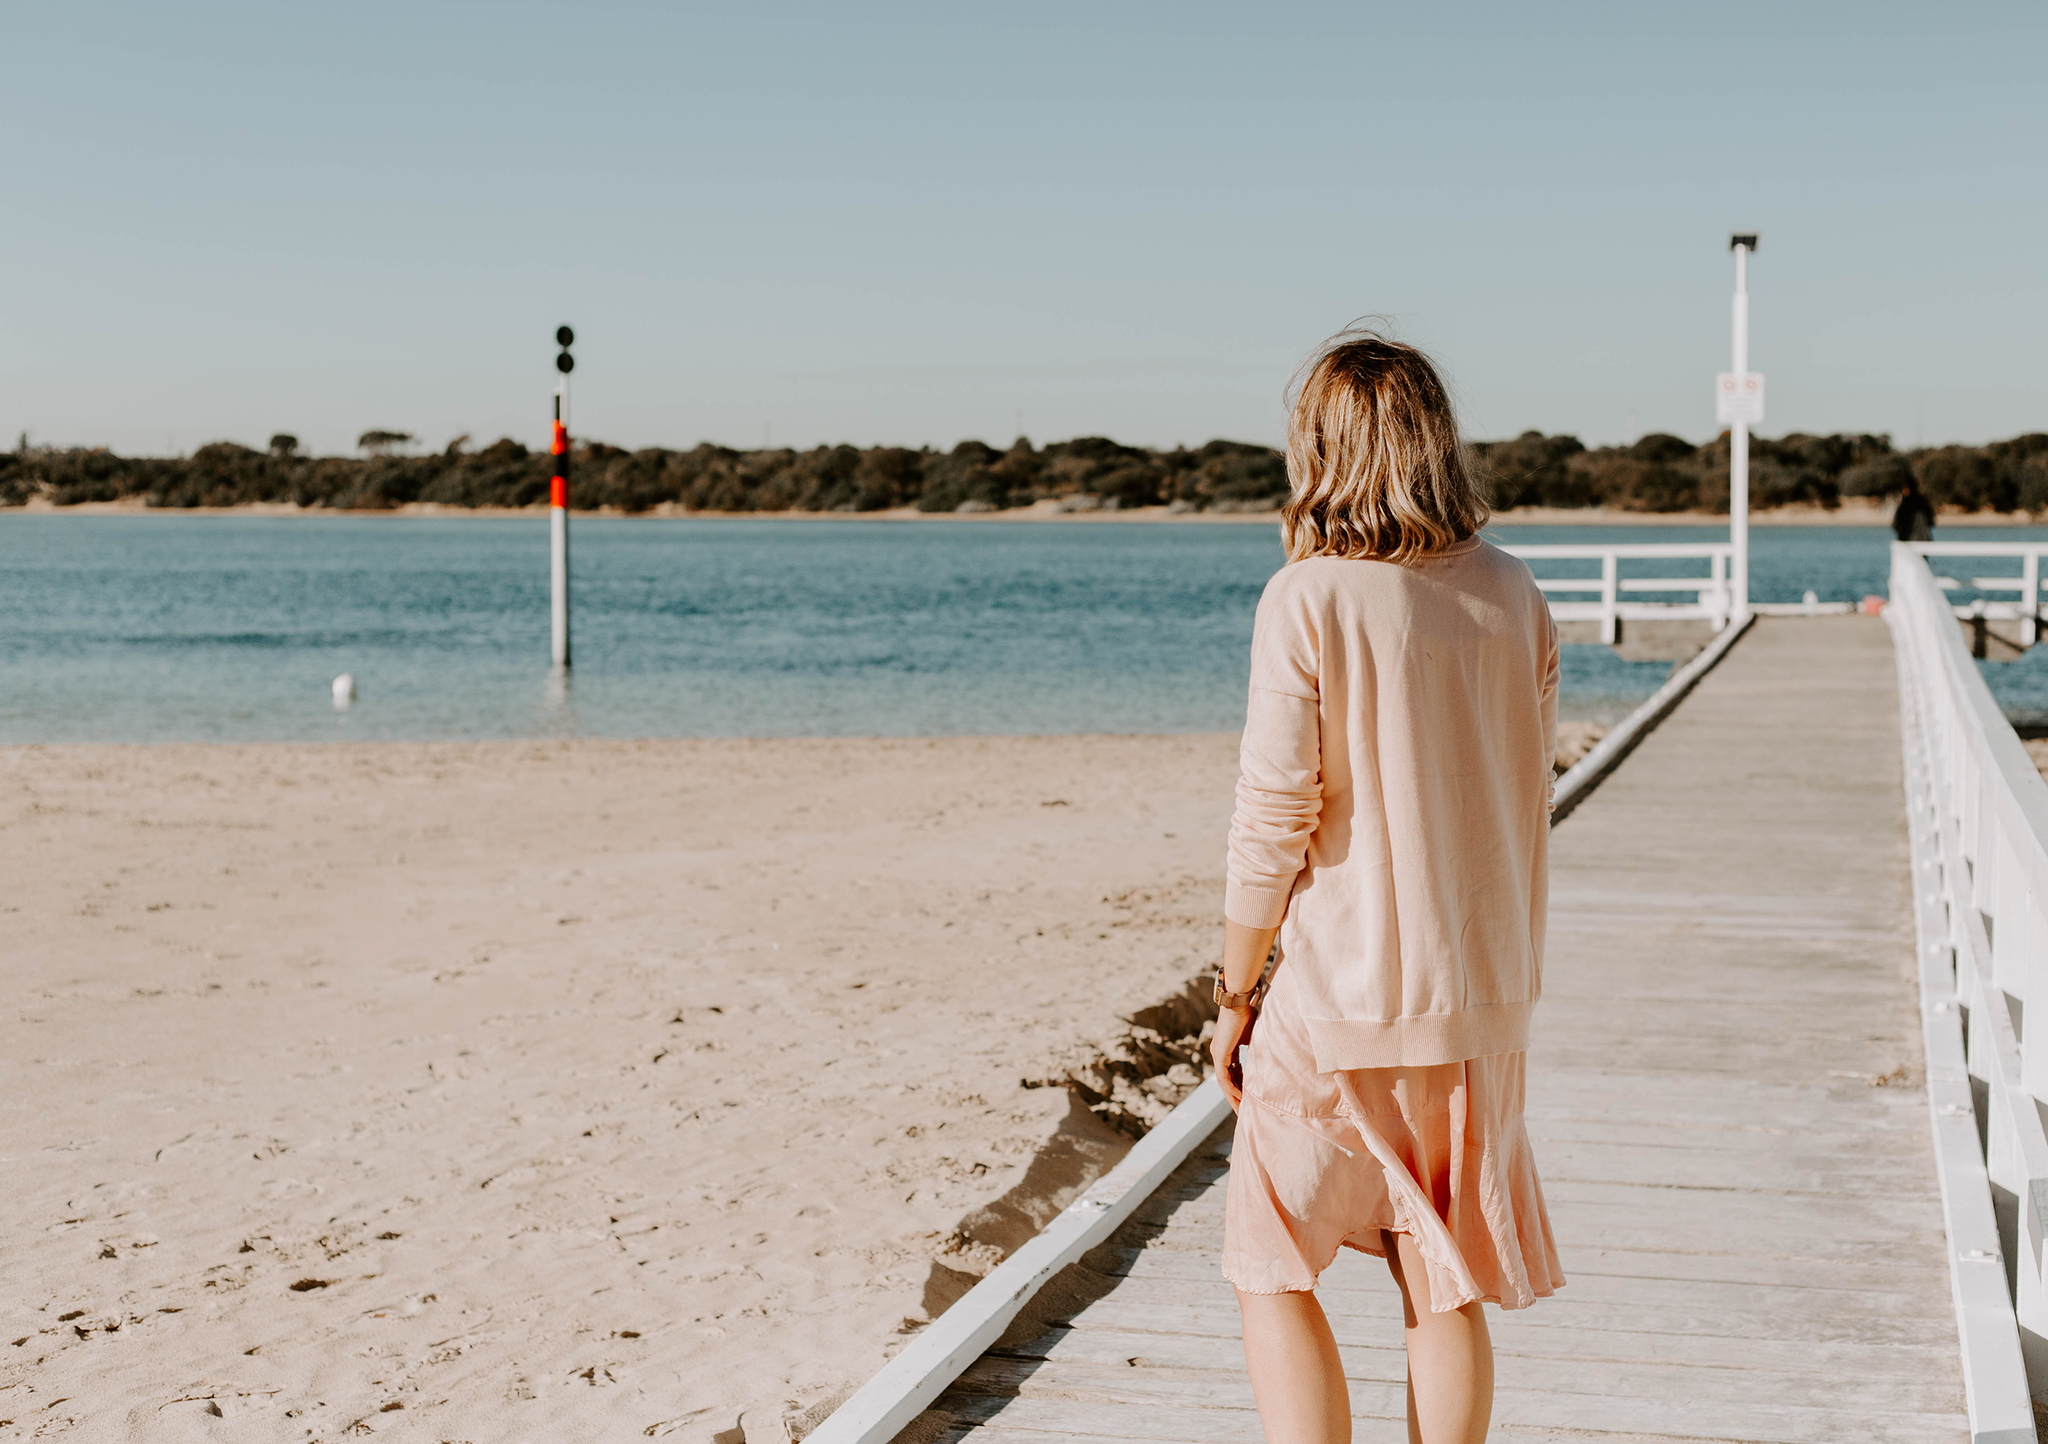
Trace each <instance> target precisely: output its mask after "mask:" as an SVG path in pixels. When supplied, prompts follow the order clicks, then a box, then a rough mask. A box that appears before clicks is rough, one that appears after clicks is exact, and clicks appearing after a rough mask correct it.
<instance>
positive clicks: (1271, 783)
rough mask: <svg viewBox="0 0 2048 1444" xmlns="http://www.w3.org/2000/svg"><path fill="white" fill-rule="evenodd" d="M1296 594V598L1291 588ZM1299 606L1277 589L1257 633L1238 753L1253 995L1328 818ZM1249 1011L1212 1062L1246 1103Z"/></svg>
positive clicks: (1238, 920)
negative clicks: (1236, 1069)
mask: <svg viewBox="0 0 2048 1444" xmlns="http://www.w3.org/2000/svg"><path fill="white" fill-rule="evenodd" d="M1289 590H1290V591H1291V589H1289ZM1300 608H1301V604H1300V602H1299V600H1298V599H1297V598H1294V597H1293V596H1291V595H1288V594H1287V592H1281V593H1280V594H1278V595H1276V590H1275V588H1273V587H1272V586H1271V585H1269V586H1268V588H1267V591H1266V595H1265V596H1264V597H1263V598H1261V599H1260V601H1259V614H1258V621H1257V622H1256V624H1255V625H1254V627H1253V630H1252V680H1251V689H1250V694H1249V696H1248V698H1247V700H1246V704H1245V719H1244V739H1243V741H1242V742H1241V743H1240V744H1239V747H1238V780H1237V810H1236V812H1235V813H1234V814H1233V815H1232V817H1231V820H1230V848H1229V856H1228V860H1227V864H1226V867H1225V877H1226V881H1225V884H1224V892H1223V916H1224V924H1223V967H1222V972H1223V988H1224V991H1225V992H1232V993H1244V992H1249V991H1251V989H1252V988H1253V986H1254V985H1256V984H1257V982H1258V980H1259V974H1260V973H1261V972H1262V971H1263V970H1264V968H1265V966H1266V957H1267V954H1268V953H1270V952H1271V951H1272V947H1273V938H1274V935H1275V934H1276V933H1278V932H1279V930H1280V921H1281V919H1282V918H1284V917H1285V916H1286V915H1287V903H1288V899H1289V898H1290V897H1292V896H1293V893H1294V880H1295V878H1296V877H1297V876H1298V875H1299V874H1300V872H1301V868H1302V863H1303V861H1304V859H1305V858H1306V857H1307V855H1308V843H1309V838H1310V837H1312V836H1313V835H1314V834H1315V830H1316V823H1317V821H1318V819H1319V818H1320V817H1321V815H1322V809H1323V734H1322V717H1321V702H1320V689H1319V683H1318V672H1319V669H1320V667H1319V658H1318V656H1317V647H1316V639H1315V635H1314V631H1313V628H1312V627H1311V626H1310V625H1309V622H1308V618H1307V617H1306V616H1305V614H1304V613H1303V612H1302V611H1301V609H1300ZM1250 1022H1251V1013H1250V1011H1249V1010H1248V1009H1231V1008H1226V1009H1224V1010H1223V1011H1222V1013H1221V1015H1220V1016H1219V1017H1218V1018H1217V1019H1216V1035H1215V1038H1214V1040H1213V1042H1212V1045H1211V1047H1212V1055H1211V1056H1212V1058H1213V1061H1214V1063H1215V1067H1216V1074H1217V1078H1218V1080H1219V1081H1220V1082H1221V1083H1222V1085H1223V1091H1224V1092H1225V1093H1226V1094H1227V1095H1228V1096H1229V1098H1230V1102H1231V1106H1233V1107H1235V1106H1236V1105H1237V1103H1238V1097H1239V1095H1238V1088H1237V1084H1236V1082H1235V1081H1234V1080H1233V1079H1232V1078H1231V1075H1230V1065H1231V1062H1232V1060H1233V1058H1234V1057H1235V1055H1236V1052H1237V1045H1238V1043H1239V1041H1240V1040H1241V1039H1242V1038H1243V1036H1244V1032H1245V1029H1246V1028H1247V1027H1248V1026H1249V1025H1250Z"/></svg>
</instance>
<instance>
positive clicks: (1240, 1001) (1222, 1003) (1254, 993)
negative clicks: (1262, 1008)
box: [1216, 968, 1266, 1010]
mask: <svg viewBox="0 0 2048 1444" xmlns="http://www.w3.org/2000/svg"><path fill="white" fill-rule="evenodd" d="M1265 996H1266V980H1265V979H1264V978H1261V979H1259V981H1258V982H1256V983H1254V984H1253V985H1252V986H1251V988H1250V990H1249V991H1247V992H1243V993H1233V992H1230V991H1229V990H1228V989H1226V988H1225V987H1224V986H1223V970H1222V969H1221V968H1218V969H1217V970H1216V1006H1217V1007H1219V1008H1230V1009H1232V1010H1235V1009H1238V1008H1251V1009H1254V1010H1256V1009H1257V1008H1258V1006H1259V1004H1260V1003H1261V1002H1262V1001H1264V999H1265Z"/></svg>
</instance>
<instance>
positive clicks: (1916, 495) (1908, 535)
mask: <svg viewBox="0 0 2048 1444" xmlns="http://www.w3.org/2000/svg"><path fill="white" fill-rule="evenodd" d="M1892 535H1893V536H1895V537H1897V538H1898V539H1899V540H1900V541H1902V542H1915V541H1932V540H1934V503H1933V502H1931V501H1929V500H1928V499H1927V496H1926V494H1925V493H1924V492H1922V491H1921V490H1920V483H1919V482H1917V481H1915V480H1914V479H1913V478H1911V477H1907V478H1906V494H1905V495H1904V496H1902V497H1900V498H1899V507H1898V510H1897V511H1894V512H1893V513H1892Z"/></svg>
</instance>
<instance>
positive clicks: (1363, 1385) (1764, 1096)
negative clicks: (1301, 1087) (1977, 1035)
mask: <svg viewBox="0 0 2048 1444" xmlns="http://www.w3.org/2000/svg"><path fill="white" fill-rule="evenodd" d="M1898 728H1899V724H1898V693H1897V690H1896V683H1895V679H1894V672H1893V665H1892V646H1891V639H1890V637H1889V636H1888V635H1887V632H1886V629H1885V625H1884V623H1882V622H1880V621H1877V620H1874V619H1868V618H1860V617H1827V618H1815V619H1800V620H1793V619H1777V618H1766V619H1764V620H1762V621H1760V622H1759V623H1758V624H1757V625H1756V627H1755V629H1754V631H1753V632H1752V633H1751V634H1750V635H1749V636H1748V637H1746V638H1745V639H1744V640H1743V641H1742V642H1741V643H1740V644H1739V645H1737V646H1736V647H1735V649H1734V650H1733V651H1732V652H1731V653H1730V654H1729V655H1728V657H1727V659H1726V660H1725V661H1724V662H1722V663H1721V665H1720V666H1719V668H1717V669H1716V670H1715V671H1714V672H1712V673H1711V674H1709V675H1708V676H1707V677H1706V678H1705V680H1704V681H1702V682H1701V683H1700V685H1699V687H1698V689H1697V690H1696V691H1695V692H1694V693H1693V694H1692V695H1691V697H1690V698H1689V699H1687V700H1686V701H1685V702H1684V703H1683V704H1682V705H1681V706H1680V707H1679V709H1678V711H1677V712H1676V713H1675V714H1674V715H1673V716H1672V717H1670V718H1669V719H1667V720H1666V721H1665V722H1664V724H1663V725H1662V726H1661V727H1660V728H1659V729H1658V730H1657V731H1656V732H1655V733H1653V734H1652V735H1651V736H1650V737H1649V738H1648V739H1647V740H1645V741H1644V742H1643V743H1642V745H1641V746H1640V747H1639V748H1638V749H1637V750H1636V751H1635V753H1634V754H1633V755H1632V756H1630V758H1629V759H1628V760H1627V761H1626V762H1625V763H1623V764H1622V766H1621V768H1620V770H1619V771H1617V772H1616V773H1615V774H1614V775H1613V776H1611V777H1610V778H1608V779H1607V781H1606V782H1605V783H1603V784H1602V785H1601V787H1600V788H1599V790H1598V791H1597V792H1595V793H1594V794H1593V796H1592V797H1591V798H1590V799H1589V800H1587V801H1586V802H1585V803H1584V804H1582V805H1581V806H1580V807H1579V809H1578V810H1577V811H1576V812H1575V813H1574V814H1573V815H1572V816H1571V817H1569V818H1568V819H1566V820H1565V821H1564V822H1563V823H1562V824H1560V826H1559V827H1558V829H1557V831H1556V832H1555V834H1554V835H1553V838H1552V842H1553V853H1552V858H1553V870H1552V894H1551V897H1552V907H1551V923H1550V939H1549V947H1548V952H1547V955H1546V956H1547V964H1546V978H1545V998H1544V1003H1543V1006H1542V1008H1541V1009H1539V1010H1538V1013H1537V1022H1536V1037H1535V1041H1534V1044H1533V1048H1532V1052H1531V1059H1530V1069H1529V1078H1530V1099H1529V1129H1530V1133H1531V1136H1532V1138H1533V1139H1534V1141H1535V1146H1536V1152H1537V1159H1538V1163H1539V1165H1540V1167H1541V1169H1542V1173H1543V1177H1544V1184H1545V1191H1546V1194H1547V1197H1548V1199H1549V1203H1550V1208H1551V1217H1552V1223H1553V1225H1554V1227H1555V1230H1556V1233H1557V1238H1558V1243H1559V1248H1560V1251H1561V1253H1562V1255H1563V1260H1564V1269H1565V1274H1566V1277H1567V1278H1568V1279H1569V1280H1570V1282H1569V1283H1568V1284H1567V1286H1566V1287H1565V1288H1564V1289H1563V1290H1562V1291H1561V1292H1559V1293H1558V1295H1557V1296H1556V1297H1554V1298H1551V1299H1546V1300H1540V1301H1538V1302H1537V1304H1536V1305H1535V1306H1534V1307H1533V1308H1531V1309H1528V1310H1525V1311H1522V1312H1519V1313H1501V1312H1498V1311H1495V1310H1489V1311H1488V1313H1489V1319H1490V1321H1491V1322H1492V1323H1493V1326H1494V1341H1495V1346H1496V1349H1497V1351H1498V1355H1499V1392H1498V1396H1497V1400H1496V1404H1495V1410H1494V1437H1495V1438H1499V1439H1547V1438H1557V1439H1580V1440H1589V1439H1590V1440H1603V1441H1619V1440H1656V1441H1660V1444H1677V1441H1685V1440H1709V1439H1711V1440H1734V1439H1740V1440H1770V1441H1795V1440H1796V1441H1835V1440H1841V1441H1849V1440H1855V1441H1877V1444H1885V1441H1898V1444H1908V1441H1911V1444H1919V1441H1937V1440H1939V1441H1960V1440H1964V1439H1967V1438H1968V1437H1969V1428H1968V1424H1967V1421H1966V1418H1965V1413H1964V1399H1963V1385H1962V1375H1961V1369H1960V1365H1959V1362H1958V1356H1957V1337H1956V1325H1955V1317H1954V1312H1953V1307H1952V1303H1951V1298H1950V1285H1949V1274H1948V1263H1947V1255H1946V1252H1945V1243H1944V1235H1943V1226H1942V1211H1941V1202H1940V1198H1939V1195H1938V1192H1937V1184H1936V1177H1935V1171H1934V1164H1933V1161H1932V1155H1931V1148H1930V1144H1929V1138H1928V1122H1927V1120H1928V1114H1927V1104H1926V1100H1925V1095H1924V1093H1923V1091H1922V1084H1923V1078H1922V1072H1921V1046H1920V1041H1919V1031H1918V1013H1917V1009H1916V1003H1915V994H1914V982H1913V978H1914V971H1913V970H1914V955H1913V947H1914V941H1913V932H1912V920H1911V912H1910V904H1911V900H1910V895H1909V892H1908V887H1907V843H1906V834H1905V825H1904V818H1903V803H1902V794H1901V784H1900V748H1899V732H1898ZM1229 1134H1230V1130H1229V1128H1228V1127H1227V1126H1226V1127H1225V1128H1223V1129H1221V1130H1219V1131H1218V1133H1217V1134H1216V1135H1215V1136H1213V1137H1212V1138H1211V1139H1210V1140H1209V1142H1208V1144H1207V1145H1205V1146H1204V1147H1203V1148H1202V1149H1200V1150H1198V1151H1197V1152H1196V1154H1195V1155H1194V1156H1193V1157H1191V1158H1190V1159H1189V1160H1188V1161H1187V1163H1185V1164H1184V1165H1183V1166H1182V1167H1181V1169H1180V1170H1179V1172H1178V1173H1177V1174H1176V1175H1175V1176H1174V1177H1173V1179H1172V1180H1171V1181H1170V1182H1169V1183H1168V1184H1167V1185H1165V1186H1164V1187H1162V1188H1161V1189H1159V1190H1158V1192H1157V1193H1156V1194H1155V1195H1154V1196H1153V1197H1152V1198H1151V1199H1149V1200H1148V1201H1147V1202H1146V1204H1145V1205H1144V1206H1143V1207H1142V1208H1141V1209H1140V1210H1139V1212H1138V1214H1137V1215H1136V1216H1135V1217H1134V1218H1133V1219H1132V1221H1131V1222H1130V1223H1129V1224H1127V1225H1126V1226H1125V1227H1124V1228H1123V1229H1122V1230H1121V1231H1120V1232H1119V1233H1118V1234H1117V1235H1116V1236H1115V1237H1114V1238H1113V1239H1112V1240H1111V1241H1110V1242H1109V1243H1108V1244H1106V1245H1104V1246H1103V1247H1101V1248H1099V1249H1097V1250H1095V1251H1094V1252H1093V1253H1092V1254H1090V1255H1089V1256H1088V1258H1087V1259H1086V1260H1084V1263H1083V1264H1082V1265H1080V1266H1077V1267H1076V1268H1075V1269H1072V1270H1070V1271H1069V1272H1068V1273H1067V1274H1066V1275H1064V1276H1063V1277H1062V1278H1060V1279H1058V1280H1056V1281H1055V1282H1054V1283H1053V1284H1052V1285H1050V1286H1049V1287H1048V1288H1047V1290H1046V1292H1045V1293H1044V1294H1043V1295H1041V1297H1040V1298H1039V1299H1038V1300H1036V1301H1034V1304H1033V1306H1032V1307H1031V1308H1030V1309H1029V1310H1028V1311H1027V1315H1026V1318H1027V1319H1030V1320H1033V1321H1034V1322H1031V1323H1029V1324H1027V1323H1026V1322H1025V1321H1024V1320H1020V1321H1019V1325H1018V1326H1017V1327H1014V1328H1013V1329H1012V1330H1011V1333H1010V1334H1009V1335H1008V1336H1006V1338H1005V1340H1004V1342H1003V1343H1002V1344H1001V1345H998V1346H997V1347H996V1348H995V1349H992V1350H991V1351H990V1352H989V1353H988V1354H987V1355H985V1356H984V1357H983V1358H982V1359H981V1360H980V1361H979V1362H978V1363H976V1364H974V1365H972V1366H971V1367H970V1368H969V1369H968V1370H967V1372H966V1373H965V1374H963V1375H962V1376H961V1377H960V1379H959V1380H958V1381H957V1382H956V1383H955V1384H954V1386H953V1387H952V1388H951V1389H949V1390H948V1391H947V1392H946V1393H945V1394H944V1395H943V1396H942V1397H941V1398H940V1400H939V1402H938V1404H937V1405H936V1409H935V1412H936V1415H938V1416H940V1417H936V1418H935V1417H933V1416H931V1415H928V1416H926V1419H925V1420H924V1421H922V1422H923V1425H924V1427H922V1428H920V1427H917V1426H913V1431H912V1432H913V1433H915V1434H917V1435H919V1436H922V1437H925V1438H929V1437H931V1435H932V1434H933V1432H934V1430H933V1428H932V1427H931V1426H932V1425H935V1424H940V1423H941V1422H943V1423H944V1424H945V1425H946V1428H945V1430H944V1432H945V1434H946V1435H947V1437H949V1438H950V1439H952V1440H954V1441H959V1440H963V1439H965V1438H966V1437H967V1436H969V1435H974V1436H976V1441H975V1444H1004V1438H1006V1437H1009V1436H1014V1444H1038V1441H1047V1440H1049V1439H1051V1438H1053V1437H1059V1438H1073V1439H1083V1438H1088V1439H1121V1440H1155V1439H1156V1440H1179V1441H1198V1444H1209V1441H1255V1440H1258V1439H1260V1437H1261V1435H1260V1431H1259V1425H1258V1418H1257V1415H1256V1413H1255V1412H1254V1411H1253V1406H1252V1398H1251V1390H1250V1387H1249V1385H1248V1383H1247V1382H1246V1380H1245V1377H1244V1372H1243V1355H1242V1353H1241V1350H1240V1346H1239V1342H1238V1320H1237V1309H1236V1305H1235V1302H1234V1299H1233V1297H1232V1294H1231V1291H1230V1288H1229V1286H1228V1285H1227V1284H1225V1283H1224V1281H1223V1280H1222V1278H1221V1277H1220V1276H1219V1275H1218V1273H1217V1267H1216V1257H1217V1253H1218V1250H1219V1247H1220V1243H1221V1236H1222V1215H1223V1189H1222V1187H1221V1180H1222V1178H1223V1175H1224V1173H1225V1168H1226V1164H1225V1158H1226V1157H1227V1154H1228V1149H1229ZM1321 1296H1322V1298H1323V1302H1324V1306H1325V1308H1326V1309H1327V1310H1328V1311H1329V1313H1330V1315H1331V1321H1332V1324H1333V1326H1334V1327H1335V1329H1336V1332H1337V1337H1338V1341H1339V1343H1340V1345H1341V1347H1342V1349H1343V1353H1344V1358H1345V1362H1346V1366H1347V1371H1348V1373H1349V1375H1350V1378H1351V1388H1352V1407H1353V1413H1354V1415H1355V1416H1356V1419H1357V1426H1356V1428H1357V1433H1356V1436H1355V1437H1356V1438H1358V1439H1359V1440H1360V1441H1361V1444H1369V1441H1382V1440H1384V1441H1393V1440H1398V1439H1401V1438H1403V1437H1405V1433H1404V1428H1403V1425H1402V1423H1401V1422H1400V1421H1401V1419H1402V1417H1403V1378H1404V1365H1403V1359H1402V1354H1401V1339H1400V1334H1401V1329H1400V1305H1399V1300H1398V1296H1397V1295H1396V1293H1395V1290H1394V1288H1393V1285H1392V1283H1391V1282H1390V1281H1389V1280H1388V1278H1387V1276H1386V1271H1385V1269H1384V1267H1383V1266H1382V1265H1381V1264H1380V1263H1379V1262H1378V1261H1377V1260H1373V1259H1368V1258H1362V1257H1360V1256H1357V1255H1351V1254H1346V1255H1345V1256H1343V1257H1342V1258H1340V1259H1339V1261H1338V1263H1337V1264H1336V1265H1335V1266H1334V1267H1333V1268H1332V1269H1331V1270H1330V1271H1329V1272H1328V1273H1327V1274H1326V1275H1325V1276H1324V1284H1323V1288H1322V1290H1321Z"/></svg>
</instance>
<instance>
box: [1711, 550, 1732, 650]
mask: <svg viewBox="0 0 2048 1444" xmlns="http://www.w3.org/2000/svg"><path fill="white" fill-rule="evenodd" d="M1712 564H1713V565H1712V572H1711V575H1712V577H1713V581H1714V600H1713V603H1712V611H1713V617H1712V619H1711V620H1712V621H1713V623H1714V630H1715V631H1717V632H1718V631H1720V630H1721V629H1722V628H1723V627H1725V626H1727V625H1728V553H1726V552H1715V553H1714V555H1713V558H1712Z"/></svg>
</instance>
